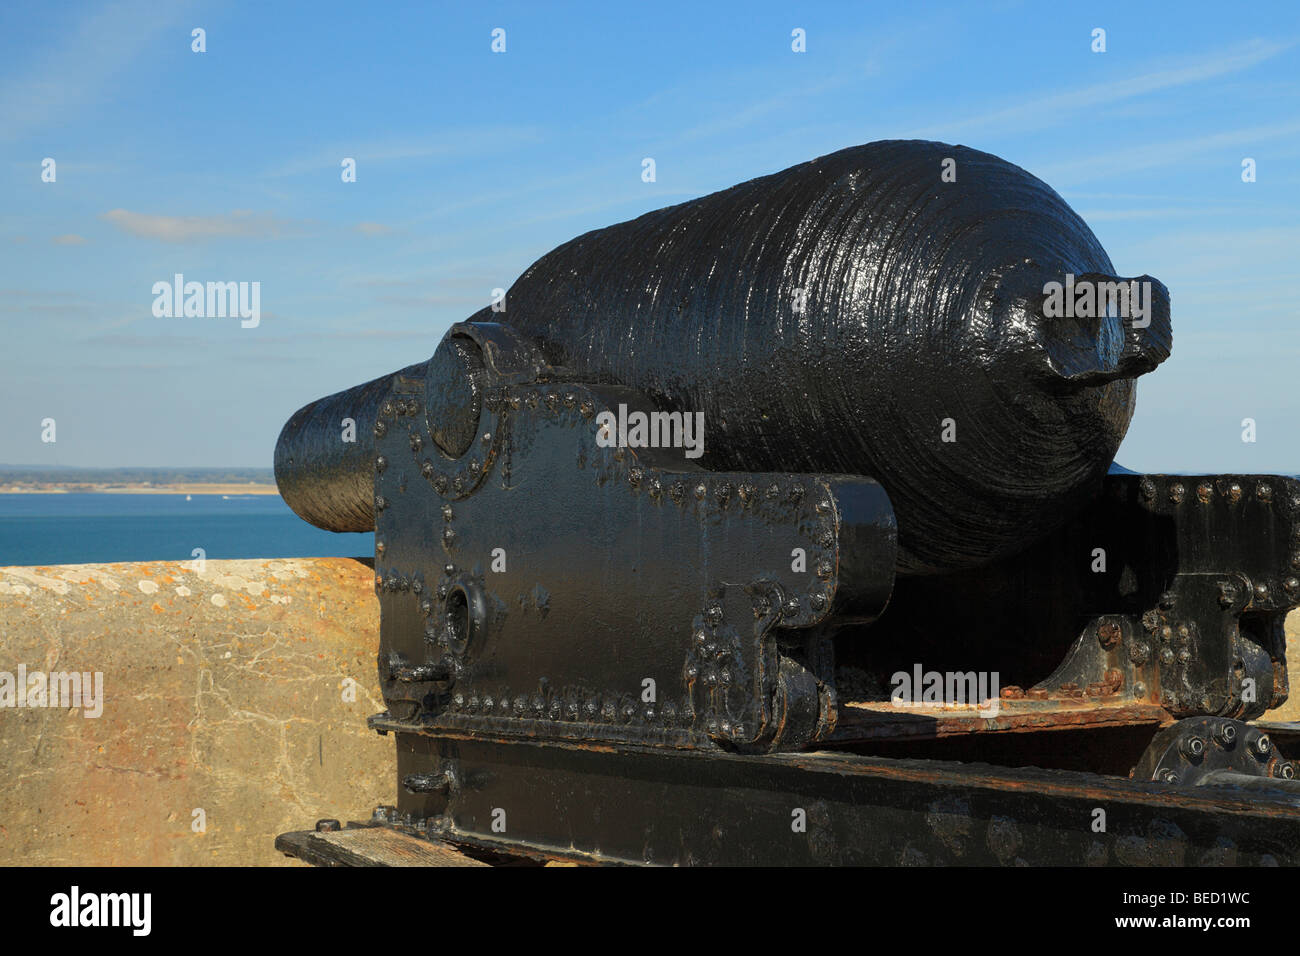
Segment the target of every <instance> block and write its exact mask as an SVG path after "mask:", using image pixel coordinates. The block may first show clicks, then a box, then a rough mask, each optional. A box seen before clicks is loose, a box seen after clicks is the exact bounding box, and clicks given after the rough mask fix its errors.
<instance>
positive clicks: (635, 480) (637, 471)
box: [627, 468, 645, 485]
mask: <svg viewBox="0 0 1300 956" xmlns="http://www.w3.org/2000/svg"><path fill="white" fill-rule="evenodd" d="M644 477H645V472H644V471H643V470H642V469H641V468H632V469H630V470H629V471H628V473H627V480H628V483H629V484H633V485H639V484H641V479H642V478H644Z"/></svg>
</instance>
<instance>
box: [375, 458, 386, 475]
mask: <svg viewBox="0 0 1300 956" xmlns="http://www.w3.org/2000/svg"><path fill="white" fill-rule="evenodd" d="M387 467H388V459H387V458H385V457H384V456H383V455H380V456H379V457H378V458H376V459H375V470H376V471H383V470H384V469H385V468H387Z"/></svg>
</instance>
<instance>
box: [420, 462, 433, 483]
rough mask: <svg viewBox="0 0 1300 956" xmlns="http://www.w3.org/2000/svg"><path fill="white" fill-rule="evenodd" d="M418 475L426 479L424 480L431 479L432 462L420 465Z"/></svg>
mask: <svg viewBox="0 0 1300 956" xmlns="http://www.w3.org/2000/svg"><path fill="white" fill-rule="evenodd" d="M420 474H421V475H422V476H423V477H424V478H426V479H428V478H432V477H433V462H431V461H426V462H425V463H424V464H422V465H421V466H420Z"/></svg>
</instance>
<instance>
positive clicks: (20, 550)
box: [0, 493, 375, 567]
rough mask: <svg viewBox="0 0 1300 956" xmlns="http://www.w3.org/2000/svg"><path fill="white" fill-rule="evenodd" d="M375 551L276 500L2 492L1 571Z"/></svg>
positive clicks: (371, 541) (358, 537)
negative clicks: (313, 522)
mask: <svg viewBox="0 0 1300 956" xmlns="http://www.w3.org/2000/svg"><path fill="white" fill-rule="evenodd" d="M196 548H197V549H202V554H201V555H196V554H195V553H194V552H195V549H196ZM374 553H375V536H374V535H373V534H335V533H333V532H330V531H322V530H320V529H319V528H315V527H313V526H312V525H309V524H308V523H307V522H305V521H303V520H302V519H301V518H299V517H298V516H297V515H296V514H294V513H293V511H291V510H290V508H289V506H288V505H286V504H285V503H284V500H283V499H282V498H281V497H280V496H279V495H184V494H161V495H150V494H77V493H68V494H0V567H4V566H8V565H35V564H94V563H101V562H108V561H192V560H194V558H196V557H200V556H201V557H203V558H204V559H206V560H209V561H218V560H221V559H223V558H316V557H344V558H352V557H374Z"/></svg>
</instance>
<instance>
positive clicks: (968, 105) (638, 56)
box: [0, 0, 1300, 473]
mask: <svg viewBox="0 0 1300 956" xmlns="http://www.w3.org/2000/svg"><path fill="white" fill-rule="evenodd" d="M1162 6H1167V7H1168V12H1165V11H1163V10H1162V9H1161V7H1162ZM196 28H201V29H202V30H203V31H204V35H203V39H204V45H205V50H204V51H203V52H196V51H195V50H194V49H193V46H194V44H195V40H194V35H193V31H194V30H195V29H196ZM498 28H499V29H501V30H504V31H505V51H504V52H493V50H492V44H493V36H492V34H493V31H494V30H496V29H498ZM1098 28H1100V29H1103V30H1105V47H1106V48H1105V51H1104V52H1097V51H1094V49H1093V47H1094V45H1095V40H1094V30H1096V29H1098ZM795 29H801V30H803V31H804V35H805V37H806V40H805V45H806V50H805V51H804V52H795V51H794V50H793V49H792V31H793V30H795ZM896 138H921V139H936V140H941V141H944V142H949V143H960V144H963V145H966V146H970V147H974V148H977V149H981V150H985V151H987V152H991V153H994V154H996V155H998V156H1001V157H1003V158H1004V159H1006V160H1008V161H1010V162H1013V163H1015V164H1017V165H1019V166H1022V167H1023V168H1025V169H1027V170H1028V171H1029V172H1031V173H1033V174H1034V175H1036V176H1038V177H1040V178H1041V179H1043V180H1045V181H1046V182H1047V183H1048V184H1050V185H1051V186H1053V187H1054V188H1055V189H1056V190H1057V191H1058V192H1059V193H1060V194H1061V195H1062V196H1063V197H1064V198H1065V199H1066V201H1067V202H1068V203H1069V204H1070V205H1071V206H1072V207H1073V208H1074V209H1075V210H1076V211H1077V212H1078V213H1079V214H1080V215H1081V216H1083V218H1084V220H1085V221H1086V222H1087V223H1088V224H1089V225H1090V226H1091V228H1092V229H1093V231H1094V232H1095V233H1096V235H1097V237H1098V238H1099V239H1100V241H1101V243H1102V245H1103V246H1104V247H1105V248H1106V250H1107V252H1108V253H1109V254H1110V257H1111V259H1112V261H1113V263H1114V264H1115V267H1116V271H1117V273H1118V274H1120V275H1127V276H1133V275H1141V274H1143V273H1148V274H1150V275H1153V276H1155V277H1156V278H1158V279H1160V280H1161V281H1163V282H1164V283H1165V284H1166V285H1167V286H1168V287H1169V290H1170V295H1171V300H1172V314H1173V327H1174V350H1173V356H1172V357H1171V358H1170V359H1169V360H1168V361H1167V362H1166V363H1165V364H1164V365H1163V366H1161V367H1160V368H1159V369H1157V370H1156V371H1155V372H1154V373H1152V374H1150V375H1147V376H1144V377H1143V378H1142V379H1141V380H1140V381H1139V385H1138V400H1137V413H1136V415H1135V416H1134V419H1133V423H1132V425H1131V427H1130V429H1129V433H1128V437H1127V439H1126V440H1125V443H1124V445H1123V446H1122V448H1121V449H1120V453H1119V456H1118V461H1120V462H1121V463H1123V464H1124V465H1126V466H1127V467H1129V468H1132V469H1135V470H1139V471H1151V472H1156V471H1219V472H1228V471H1242V472H1285V473H1300V428H1298V427H1297V424H1296V423H1297V421H1300V388H1297V381H1298V379H1300V374H1298V373H1300V309H1298V306H1297V302H1298V301H1300V266H1298V265H1297V253H1298V252H1300V4H1296V3H1294V2H1276V3H1271V2H1260V3H1250V4H1245V5H1241V4H1223V3H1196V2H1180V3H1176V4H1174V3H1170V4H1167V5H1156V4H1150V5H1147V4H1138V3H1133V2H1132V0H1126V2H1120V3H1061V2H1056V3H1053V2H1043V3H1029V2H1025V3H1014V2H1001V3H990V4H973V3H939V4H930V3H905V4H883V3H867V2H861V3H847V2H846V3H789V2H786V3H764V2H744V3H716V4H706V3H699V2H693V3H681V2H667V0H661V2H655V3H650V4H644V3H641V4H621V3H608V2H604V3H590V4H579V3H558V2H557V3H547V4H539V3H519V4H494V3H490V2H476V3H455V4H453V3H437V2H424V3H410V4H408V3H401V2H388V3H383V4H365V3H329V2H314V3H289V2H277V3H274V4H269V3H207V2H188V3H187V2H167V3H159V2H135V0H126V2H117V3H107V4H103V3H60V2H48V0H47V2H40V3H35V2H25V0H7V2H6V3H4V4H2V5H0V328H2V329H3V338H2V339H0V462H5V463H9V464H40V465H55V464H62V465H79V466H93V467H115V466H160V467H161V466H173V467H201V466H226V467H248V466H263V467H269V465H270V464H271V461H272V453H273V449H274V444H275V439H276V436H277V434H278V433H279V430H280V427H281V425H282V424H283V423H284V421H285V420H286V419H287V418H288V417H289V415H290V414H291V413H292V412H293V411H294V410H295V409H296V408H298V407H300V406H301V405H304V404H306V403H307V402H308V401H311V400H313V399H315V398H318V397H320V396H322V395H326V394H328V393H330V392H334V391H337V390H339V389H342V388H346V387H348V386H351V385H354V384H357V383H359V382H362V381H365V380H367V379H369V378H373V377H375V376H377V375H380V374H383V373H386V372H389V371H393V370H395V369H397V368H400V367H403V366H405V365H408V364H411V363H412V362H415V361H419V360H421V359H423V358H426V357H427V356H428V355H430V354H431V353H432V352H433V350H434V348H435V347H436V346H437V343H438V341H439V339H440V338H441V337H442V335H443V333H444V332H445V331H446V329H447V328H448V327H449V326H450V325H451V324H452V323H454V322H457V321H461V320H463V319H464V318H466V317H467V316H469V315H470V314H471V313H473V312H475V311H476V310H477V309H479V308H481V307H482V306H483V305H486V304H487V303H488V301H489V298H490V296H491V292H492V289H494V288H497V287H508V286H509V285H510V283H511V282H512V281H513V280H514V279H515V277H516V276H518V275H519V273H521V272H522V271H523V270H524V269H525V268H526V267H527V266H528V265H529V264H530V263H532V262H533V261H534V260H535V259H537V258H538V257H539V256H541V255H542V254H544V253H545V252H547V251H549V250H550V249H552V248H554V247H555V246H557V245H559V244H560V243H562V242H564V241H566V240H568V239H570V238H572V237H573V236H575V235H578V234H580V233H583V232H586V231H588V230H590V229H594V228H599V227H601V226H605V225H609V224H611V223H615V222H621V221H624V220H627V219H630V218H633V217H635V216H638V215H640V214H641V213H644V212H647V211H649V210H651V209H656V208H659V207H662V206H666V205H670V204H673V203H677V202H682V201H684V200H687V199H691V198H694V197H697V196H701V195H704V194H706V193H710V192H713V191H715V190H718V189H723V188H726V187H727V186H730V185H733V184H735V183H737V182H741V181H744V180H747V179H751V178H753V177H755V176H760V175H764V174H767V173H771V172H775V171H777V170H780V169H784V168H786V167H788V166H791V165H794V164H796V163H800V162H803V161H806V160H809V159H812V158H814V157H817V156H820V155H824V154H826V153H830V152H833V151H835V150H838V149H842V148H844V147H848V146H853V145H857V144H861V143H866V142H871V141H873V140H879V139H896ZM647 157H650V158H653V159H654V161H655V173H656V176H655V181H654V182H649V183H648V182H645V181H643V179H642V169H643V166H642V161H643V159H645V158H647ZM345 158H352V159H354V160H355V162H356V181H355V182H343V176H342V165H341V164H342V161H343V160H344V159H345ZM1246 158H1250V159H1253V160H1254V161H1255V181H1254V182H1243V178H1242V162H1243V160H1244V159H1246ZM46 159H53V160H54V166H53V172H54V179H53V181H52V182H49V181H44V179H43V176H46V175H48V173H47V172H46V169H47V164H45V162H44V161H45V160H46ZM177 273H180V274H182V275H184V276H185V278H186V280H187V281H201V282H203V281H246V282H254V281H256V282H258V283H260V309H261V311H260V321H259V323H258V324H257V325H256V326H255V327H247V328H246V327H244V325H245V323H243V322H241V320H240V319H239V318H237V317H235V318H231V317H225V318H219V317H207V318H198V317H184V316H174V317H167V316H161V317H160V316H156V315H155V314H154V306H155V298H156V296H155V293H154V291H153V287H154V284H155V283H157V282H160V281H165V282H170V281H172V277H173V276H174V275H175V274H177ZM1247 418H1249V419H1252V420H1253V421H1254V422H1255V435H1254V437H1255V440H1254V441H1253V442H1247V441H1243V440H1242V438H1243V425H1242V422H1243V420H1244V419H1247ZM46 419H53V420H54V422H55V432H54V437H55V441H53V442H48V441H43V440H42V438H43V437H49V431H48V428H47V427H46V426H45V424H44V422H45V420H46Z"/></svg>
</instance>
